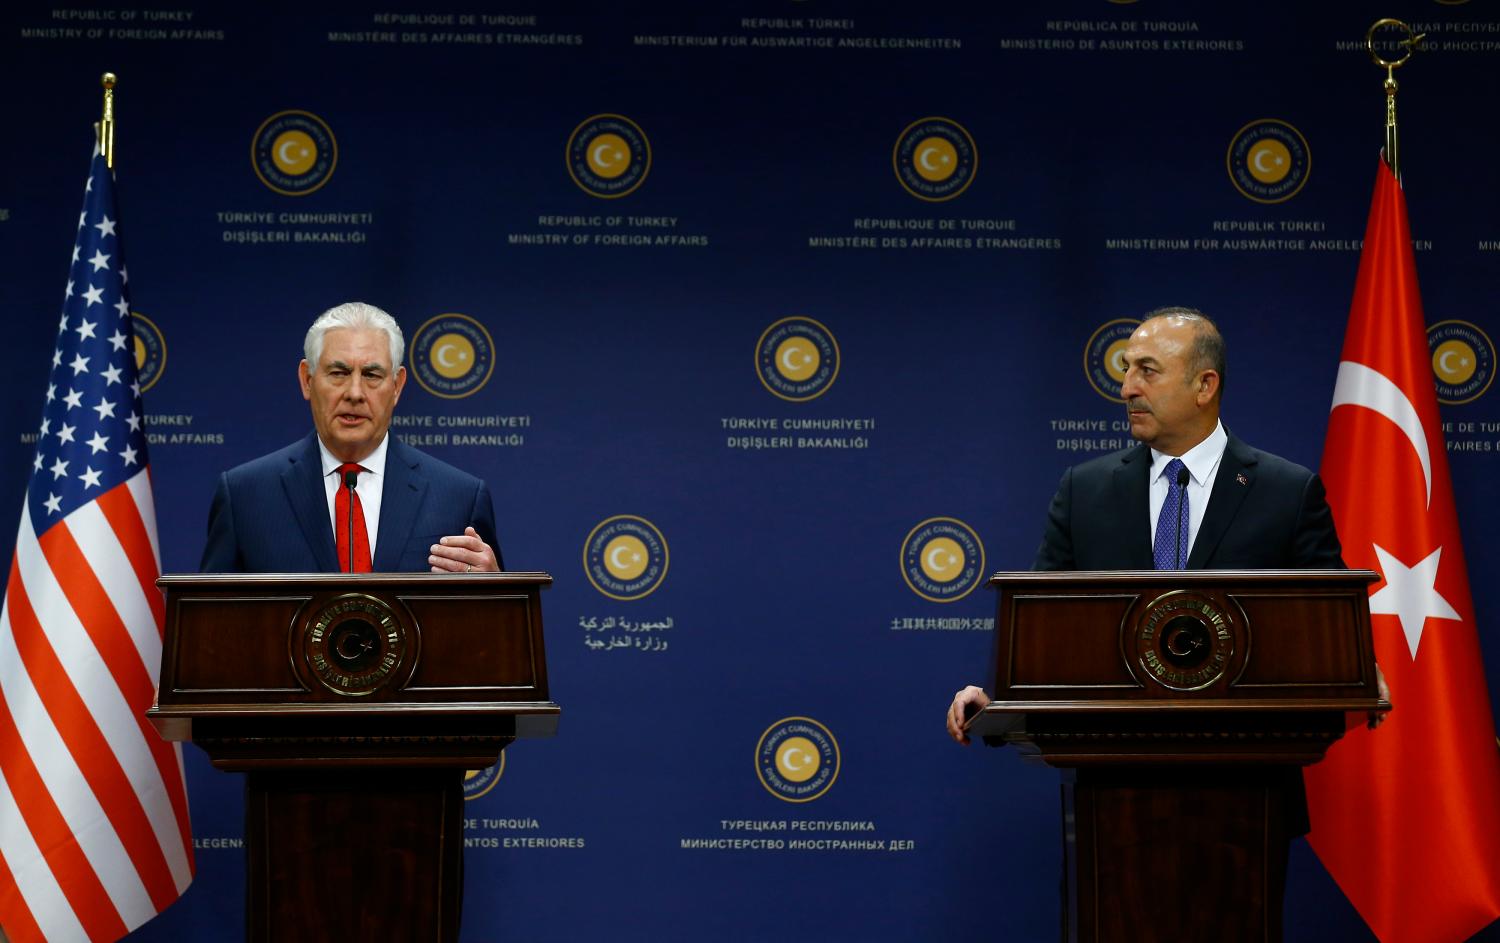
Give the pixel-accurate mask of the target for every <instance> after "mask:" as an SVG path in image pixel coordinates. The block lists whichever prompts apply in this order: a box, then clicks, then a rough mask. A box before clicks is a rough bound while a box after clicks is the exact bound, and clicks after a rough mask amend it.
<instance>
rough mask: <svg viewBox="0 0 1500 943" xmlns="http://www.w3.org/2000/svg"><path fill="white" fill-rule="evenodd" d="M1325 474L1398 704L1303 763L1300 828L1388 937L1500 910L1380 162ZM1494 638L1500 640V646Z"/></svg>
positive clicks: (1456, 546) (1456, 932)
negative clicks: (1304, 823) (1373, 577)
mask: <svg viewBox="0 0 1500 943" xmlns="http://www.w3.org/2000/svg"><path fill="white" fill-rule="evenodd" d="M1340 361H1341V362H1340V363H1339V370H1338V380H1337V383H1336V384H1335V389H1334V397H1333V407H1332V411H1331V413H1330V415H1329V422H1328V439H1327V442H1326V444H1325V447H1324V452H1323V467H1322V475H1323V479H1324V482H1325V483H1326V485H1327V487H1328V500H1329V504H1330V505H1331V506H1332V507H1333V514H1334V520H1335V522H1336V523H1337V525H1338V529H1339V537H1340V539H1341V540H1342V542H1343V547H1344V561H1345V562H1346V563H1347V564H1348V565H1349V566H1351V567H1358V568H1367V569H1371V570H1375V571H1376V572H1378V573H1380V574H1381V576H1382V580H1381V581H1380V582H1378V583H1376V584H1375V585H1374V586H1373V587H1372V589H1371V592H1370V612H1371V614H1372V617H1371V621H1372V623H1373V628H1374V633H1375V657H1376V659H1377V661H1379V663H1380V666H1381V668H1382V669H1383V670H1384V672H1385V677H1386V680H1387V682H1388V683H1389V685H1390V688H1391V701H1392V703H1393V704H1394V705H1395V709H1394V710H1393V711H1392V712H1391V714H1390V716H1389V718H1388V719H1387V720H1386V722H1385V723H1384V724H1383V725H1382V726H1381V727H1379V728H1378V729H1376V730H1367V729H1364V728H1363V727H1361V728H1359V729H1357V730H1353V731H1351V732H1350V733H1349V734H1348V735H1346V736H1345V737H1344V739H1343V740H1342V741H1340V742H1339V743H1338V744H1336V745H1335V746H1334V747H1333V748H1332V749H1331V750H1330V751H1329V752H1328V757H1327V759H1326V760H1325V761H1324V762H1323V763H1321V764H1319V765H1318V766H1315V767H1312V768H1310V769H1309V770H1308V771H1307V773H1306V780H1307V787H1308V806H1309V813H1310V816H1311V821H1312V832H1311V833H1310V834H1309V835H1308V840H1309V841H1310V842H1311V843H1312V846H1313V849H1314V850H1315V851H1316V852H1317V853H1318V857H1319V858H1320V859H1322V861H1323V864H1324V866H1325V867H1327V869H1328V871H1329V873H1330V874H1332V875H1333V878H1334V880H1335V881H1337V882H1338V884H1339V887H1340V888H1342V889H1343V891H1344V894H1345V895H1346V896H1347V897H1348V898H1349V900H1350V902H1351V903H1353V904H1354V907H1355V909H1357V910H1358V911H1359V913H1360V915H1361V916H1362V917H1363V918H1364V919H1365V922H1366V923H1368V924H1369V926H1370V928H1371V929H1372V930H1373V931H1374V932H1375V934H1376V935H1377V936H1378V937H1379V938H1380V939H1381V940H1383V941H1386V943H1410V941H1455V940H1464V939H1467V938H1468V937H1469V936H1471V935H1472V934H1474V933H1475V932H1477V931H1478V930H1480V929H1481V928H1483V927H1484V926H1485V925H1487V924H1489V923H1490V922H1491V921H1493V920H1494V919H1495V918H1496V917H1497V916H1500V750H1497V745H1496V742H1495V725H1494V720H1493V716H1492V715H1491V713H1490V699H1489V694H1488V692H1487V690H1486V686H1485V675H1484V663H1483V661H1482V659H1481V656H1480V649H1479V632H1478V625H1477V623H1476V622H1475V614H1474V605H1473V602H1472V600H1471V598H1470V595H1469V581H1468V575H1467V570H1466V568H1465V563H1464V552H1463V546H1462V544H1461V542H1460V540H1459V514H1458V510H1457V508H1456V507H1455V505H1454V500H1453V489H1452V486H1451V483H1450V480H1449V476H1448V456H1447V452H1446V449H1445V446H1444V441H1443V432H1442V426H1441V425H1440V422H1441V420H1440V418H1439V414H1438V405H1437V394H1436V391H1435V389H1434V385H1433V374H1432V366H1431V361H1430V355H1429V353H1428V347H1427V335H1426V322H1425V320H1424V318H1423V315H1422V300H1421V297H1420V296H1419V294H1418V291H1417V270H1416V259H1415V256H1414V254H1413V252H1412V244H1411V233H1410V229H1409V227H1408V225H1407V218H1406V198H1405V196H1404V195H1403V194H1402V191H1401V185H1400V183H1399V182H1398V181H1397V180H1396V178H1395V175H1394V174H1392V172H1391V170H1390V168H1389V167H1387V166H1386V164H1385V162H1384V161H1381V162H1380V168H1379V170H1378V172H1377V177H1376V182H1375V196H1374V200H1373V203H1372V205H1371V207H1370V219H1369V223H1368V225H1367V227H1366V230H1365V242H1364V249H1363V252H1362V254H1361V256H1360V262H1359V276H1358V278H1357V280H1356V282H1355V287H1354V302H1353V304H1352V306H1351V307H1350V311H1349V326H1348V328H1347V330H1346V333H1345V336H1344V350H1343V355H1342V357H1341V358H1340ZM1497 643H1500V642H1497Z"/></svg>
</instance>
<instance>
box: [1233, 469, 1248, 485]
mask: <svg viewBox="0 0 1500 943" xmlns="http://www.w3.org/2000/svg"><path fill="white" fill-rule="evenodd" d="M1234 480H1235V481H1237V482H1239V483H1240V484H1242V485H1248V484H1249V483H1250V479H1249V478H1247V477H1245V473H1244V472H1240V473H1239V474H1237V475H1235V476H1234Z"/></svg>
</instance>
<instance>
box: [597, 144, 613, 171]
mask: <svg viewBox="0 0 1500 943" xmlns="http://www.w3.org/2000/svg"><path fill="white" fill-rule="evenodd" d="M607 150H609V145H608V144H596V145H594V151H593V157H594V163H596V164H598V165H599V166H600V167H611V166H613V165H614V161H612V160H605V159H604V152H605V151H607Z"/></svg>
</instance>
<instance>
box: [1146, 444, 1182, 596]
mask: <svg viewBox="0 0 1500 943" xmlns="http://www.w3.org/2000/svg"><path fill="white" fill-rule="evenodd" d="M1186 469H1187V466H1186V465H1184V464H1182V459H1180V458H1174V459H1172V460H1171V461H1170V462H1168V463H1167V469H1166V471H1164V472H1162V474H1163V475H1164V476H1166V479H1167V500H1166V503H1165V504H1163V505H1162V506H1161V516H1159V517H1158V518H1157V519H1156V539H1155V540H1154V541H1152V543H1151V556H1152V558H1153V559H1154V560H1155V562H1156V568H1157V569H1158V570H1185V569H1187V543H1188V496H1187V487H1186V486H1184V485H1180V484H1178V483H1177V479H1178V476H1180V475H1181V474H1182V472H1183V471H1185V470H1186Z"/></svg>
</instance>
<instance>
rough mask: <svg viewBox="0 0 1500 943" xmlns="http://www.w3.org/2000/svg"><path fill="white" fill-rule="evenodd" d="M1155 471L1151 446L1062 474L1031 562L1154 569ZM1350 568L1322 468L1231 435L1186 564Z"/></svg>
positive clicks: (1052, 566) (1053, 566)
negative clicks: (1152, 502)
mask: <svg viewBox="0 0 1500 943" xmlns="http://www.w3.org/2000/svg"><path fill="white" fill-rule="evenodd" d="M1150 473H1151V450H1150V449H1149V448H1148V447H1146V446H1145V445H1137V446H1135V447H1133V448H1129V449H1125V450H1123V451H1120V452H1115V453H1112V454H1110V455H1105V456H1102V457H1100V458H1096V459H1093V460H1092V461H1088V462H1084V463H1083V464H1081V465H1075V466H1074V467H1072V468H1070V469H1068V470H1067V471H1066V472H1064V473H1063V477H1062V482H1061V483H1060V484H1059V485H1058V488H1057V494H1056V496H1055V497H1053V499H1052V507H1051V509H1050V510H1049V511H1048V513H1047V530H1046V532H1045V534H1044V535H1043V537H1042V545H1041V547H1040V548H1038V550H1037V554H1036V562H1035V563H1033V564H1032V569H1035V570H1149V569H1151V568H1152V566H1153V563H1152V557H1151V512H1150V503H1149V502H1150V487H1151V483H1150V481H1149V480H1148V479H1149V476H1150ZM1343 566H1344V560H1343V557H1342V555H1341V550H1340V547H1339V538H1338V534H1337V532H1335V530H1334V526H1333V513H1332V512H1331V511H1330V510H1329V509H1328V500H1327V497H1326V496H1325V494H1324V491H1323V482H1322V481H1321V480H1319V478H1318V476H1317V475H1315V474H1313V473H1312V472H1310V471H1308V470H1307V469H1306V468H1303V467H1302V466H1301V465H1297V464H1294V463H1292V462H1289V461H1287V460H1286V459H1284V458H1278V457H1277V456H1275V455H1272V454H1271V453H1269V452H1262V451H1260V450H1259V449H1254V448H1251V447H1250V446H1248V445H1246V444H1245V443H1244V442H1241V441H1240V440H1239V439H1237V438H1235V437H1234V436H1233V435H1231V436H1230V437H1229V442H1228V444H1227V445H1226V446H1225V448H1224V457H1223V459H1221V460H1220V462H1219V471H1218V474H1217V475H1216V476H1215V478H1214V487H1213V492H1212V494H1210V495H1209V499H1208V508H1207V509H1206V510H1205V511H1204V514H1203V522H1202V523H1201V524H1200V525H1199V527H1198V537H1197V539H1196V540H1194V541H1193V549H1192V552H1191V553H1190V554H1189V555H1188V562H1187V567H1188V569H1190V570H1209V569H1212V570H1234V569H1252V570H1275V569H1318V568H1331V569H1342V568H1343Z"/></svg>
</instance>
